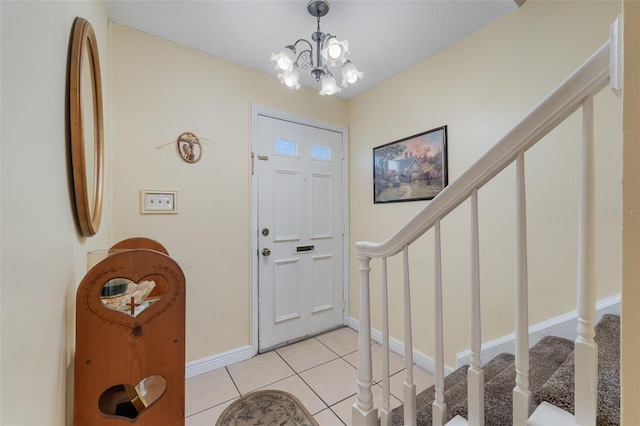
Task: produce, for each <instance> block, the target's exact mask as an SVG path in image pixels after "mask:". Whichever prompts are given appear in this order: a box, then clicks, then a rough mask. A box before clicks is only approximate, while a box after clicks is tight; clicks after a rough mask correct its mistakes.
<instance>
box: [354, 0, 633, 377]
mask: <svg viewBox="0 0 640 426" xmlns="http://www.w3.org/2000/svg"><path fill="white" fill-rule="evenodd" d="M620 10H621V4H620V3H619V2H545V1H536V0H533V1H532V0H529V1H527V2H526V3H525V4H524V6H523V7H522V8H521V9H519V10H517V11H515V12H513V13H511V14H509V15H507V16H505V17H503V18H501V19H500V20H498V21H497V22H495V23H493V24H491V25H489V26H487V27H485V28H483V29H481V30H480V31H477V32H476V33H474V34H472V35H471V36H469V37H467V38H465V39H463V40H461V41H460V42H458V43H457V44H455V45H453V46H452V47H450V48H448V49H446V50H445V51H443V52H440V53H439V54H437V55H435V56H433V57H431V58H429V59H427V60H425V61H423V62H421V63H419V64H418V65H416V66H414V67H412V68H410V69H409V70H407V71H405V72H403V73H401V74H399V75H397V76H395V77H394V78H391V79H389V80H388V81H386V82H384V83H383V84H381V85H379V86H378V87H376V88H374V89H372V90H369V91H367V92H366V93H364V94H363V95H361V96H359V97H357V98H355V99H353V100H352V101H351V102H350V104H349V109H350V115H349V132H350V133H349V134H350V153H349V154H350V176H351V179H350V194H351V210H350V214H351V221H350V224H351V240H352V241H351V246H352V247H353V245H354V244H355V242H356V241H359V240H370V241H383V240H384V239H386V238H387V237H388V236H390V235H391V233H392V232H394V231H395V230H396V229H397V227H398V226H399V225H400V224H401V223H402V222H403V221H405V220H407V219H408V218H410V217H411V216H413V215H414V214H415V213H416V212H417V211H418V209H420V208H421V207H423V206H424V205H425V204H426V203H427V202H411V203H394V204H385V205H374V204H373V202H372V189H371V177H372V154H371V149H372V147H375V146H378V145H382V144H384V143H387V142H391V141H394V140H397V139H400V138H403V137H406V136H410V135H412V134H416V133H419V132H422V131H425V130H429V129H432V128H435V127H438V126H442V125H448V134H449V145H448V148H449V156H448V158H449V180H450V181H453V180H454V179H456V178H457V177H458V176H459V175H460V174H461V173H462V172H463V171H464V170H465V169H466V168H467V167H469V166H470V165H471V164H472V163H473V162H474V161H476V160H477V159H478V158H479V157H480V156H481V155H482V154H483V153H484V152H486V151H487V150H488V149H489V148H490V147H491V146H492V145H493V144H495V143H496V142H497V141H498V139H499V138H500V137H502V136H503V135H504V134H505V133H506V132H507V131H508V130H510V129H511V128H512V127H513V126H514V125H515V124H516V123H517V122H518V120H520V119H521V118H523V117H524V115H525V114H526V113H527V112H528V111H529V110H530V109H531V108H532V107H533V106H535V105H536V103H537V102H539V101H540V100H541V99H542V97H543V96H545V95H546V94H547V93H548V92H550V91H551V90H552V89H553V88H554V87H555V86H557V85H558V84H559V83H560V82H561V81H562V80H563V79H564V78H565V77H566V76H568V75H569V74H570V73H571V72H572V71H573V70H574V69H575V68H577V66H578V65H580V64H581V63H582V62H583V61H584V60H585V59H587V57H588V56H589V55H591V54H592V53H593V52H595V50H597V49H598V48H599V47H600V46H601V45H602V44H603V43H604V42H605V41H606V40H607V39H608V36H609V26H610V24H611V23H612V22H613V21H614V19H615V17H616V16H617V15H618V14H619V13H620ZM595 105H596V114H597V120H596V140H597V141H598V143H597V149H596V155H597V169H598V172H599V174H598V179H597V184H596V185H597V188H596V189H597V191H596V194H595V195H596V217H597V219H596V220H597V226H598V231H597V232H598V234H597V241H598V245H599V246H598V256H599V257H598V264H597V274H598V276H597V277H598V285H599V287H598V298H599V299H600V298H603V297H606V296H609V295H614V294H618V293H619V292H620V282H621V254H620V251H621V237H620V234H621V218H620V217H617V216H616V214H615V213H616V212H619V211H620V208H621V191H620V184H621V173H620V165H621V125H620V116H621V100H620V98H617V97H615V96H614V95H613V94H612V93H610V91H608V90H605V91H603V92H602V93H600V94H599V95H598V96H597V97H596V101H595ZM580 117H581V114H580V113H579V112H578V113H577V114H574V116H572V117H571V118H570V119H569V120H568V121H567V122H565V123H564V124H562V125H561V126H560V127H559V128H558V129H556V130H555V131H554V132H552V133H551V134H550V135H549V136H548V137H547V138H546V140H544V141H543V142H541V144H539V145H537V146H535V147H534V148H532V149H531V150H530V151H529V152H527V154H526V174H527V213H528V230H529V233H528V252H529V265H528V266H529V274H528V276H529V283H530V290H529V294H530V301H531V309H530V315H529V317H530V322H531V324H535V323H538V322H541V321H544V320H546V319H549V318H551V317H554V316H558V315H561V314H564V313H566V312H569V311H572V310H575V308H576V296H575V292H576V290H575V282H576V270H577V250H576V247H577V215H578V199H577V188H578V180H579V173H578V167H577V164H578V161H577V158H578V157H579V152H580V150H579V146H580V126H581V124H580ZM514 175H515V173H514V166H513V165H512V166H510V167H509V168H508V169H506V170H505V171H504V172H503V173H501V174H500V175H498V177H497V178H496V179H495V181H493V182H490V183H489V184H488V185H486V186H485V187H483V188H482V189H481V190H480V192H479V209H480V245H481V259H480V261H481V285H482V300H483V308H482V309H483V312H482V314H483V318H482V321H483V333H484V334H483V340H484V341H488V340H492V339H495V338H497V337H500V336H503V335H507V334H509V333H512V332H513V331H514V328H513V323H514V309H513V306H514V292H513V286H514V284H513V282H514V277H515V272H514V263H515V258H514V251H515V247H514V244H515V237H514V229H515V218H514V206H515V199H514V192H515V180H514ZM469 223H470V219H469V202H468V201H467V202H466V203H464V204H463V205H462V206H460V207H459V208H458V209H457V210H455V211H454V212H453V214H452V215H451V216H450V217H447V218H446V219H444V221H443V223H442V235H443V239H444V240H443V279H444V285H445V289H444V299H445V304H446V308H445V309H446V310H445V331H446V332H447V333H446V334H445V336H446V353H445V359H446V362H447V364H449V365H455V354H456V352H459V351H462V350H465V349H467V348H468V328H469V326H468V324H469V318H468V315H467V314H466V312H467V309H468V306H469V293H468V287H469V281H470V272H469V253H470V247H469V237H468V233H469V226H470V225H469ZM424 240H425V241H421V242H418V243H416V245H415V247H413V246H412V248H411V249H410V258H411V259H412V260H413V261H414V263H413V266H412V270H411V279H412V298H413V300H414V304H413V306H412V310H413V317H414V330H413V334H414V343H416V342H417V348H418V350H420V351H422V352H423V353H425V354H427V355H430V356H433V350H432V347H433V343H432V342H433V331H432V329H433V318H432V317H433V315H432V312H433V309H432V307H433V302H432V301H433V260H432V259H433V257H432V253H433V237H432V235H431V233H428V234H427V236H426V238H425V239H424ZM351 264H352V265H356V264H357V259H356V257H355V252H352V255H351ZM372 264H374V267H373V271H372V280H373V281H372V305H373V310H374V315H373V326H374V327H375V328H377V329H378V330H380V329H381V323H380V314H379V312H380V308H379V306H380V297H379V291H380V290H379V289H380V278H379V277H380V269H381V268H380V263H379V262H372ZM389 268H390V271H396V272H397V273H398V275H397V278H394V279H393V282H391V283H390V288H391V289H390V291H391V292H393V293H394V294H392V296H391V305H392V309H393V310H395V312H396V315H394V316H393V317H392V319H391V325H390V326H391V332H392V335H393V336H394V337H396V338H398V339H400V340H403V331H402V330H403V328H402V320H401V318H402V314H401V312H402V311H403V309H402V297H401V295H400V288H401V283H402V278H401V275H399V274H400V273H401V261H400V260H399V259H397V260H394V261H392V262H390V266H389ZM350 278H351V293H350V315H351V316H352V317H353V318H356V319H357V318H358V312H359V306H358V302H359V299H358V280H359V278H358V271H357V269H356V268H355V267H352V268H351V277H350ZM550 295H553V297H550Z"/></svg>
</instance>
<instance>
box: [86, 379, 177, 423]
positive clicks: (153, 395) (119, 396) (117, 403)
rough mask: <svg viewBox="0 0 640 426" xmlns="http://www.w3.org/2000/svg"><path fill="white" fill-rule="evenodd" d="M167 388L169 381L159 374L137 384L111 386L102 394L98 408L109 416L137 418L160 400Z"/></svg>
mask: <svg viewBox="0 0 640 426" xmlns="http://www.w3.org/2000/svg"><path fill="white" fill-rule="evenodd" d="M165 390H167V381H166V379H165V378H164V377H162V376H158V375H153V376H149V377H147V378H146V379H142V380H141V381H140V383H138V384H137V385H135V386H132V385H129V384H122V385H115V386H111V387H110V388H109V389H107V390H106V391H104V392H102V395H100V399H99V400H98V408H99V409H100V411H101V412H102V413H103V414H105V415H107V416H116V417H124V418H126V419H132V420H135V419H137V418H138V416H139V415H140V414H142V413H143V412H144V411H145V410H146V409H147V408H149V407H150V406H151V405H153V404H154V403H155V402H156V401H157V400H159V399H160V398H161V397H162V395H164V392H165Z"/></svg>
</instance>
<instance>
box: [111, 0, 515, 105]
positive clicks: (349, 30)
mask: <svg viewBox="0 0 640 426" xmlns="http://www.w3.org/2000/svg"><path fill="white" fill-rule="evenodd" d="M517 8H518V5H517V4H516V3H515V1H514V0H368V1H363V0H332V1H331V10H330V11H329V13H328V14H327V15H326V16H325V17H323V18H322V19H321V22H320V26H321V30H322V31H323V32H325V33H331V34H333V35H335V36H337V37H338V39H347V40H348V41H349V50H350V52H351V56H350V59H351V60H352V62H353V63H354V64H355V65H356V66H357V67H358V69H359V70H361V71H364V73H365V74H364V79H363V80H362V81H359V82H358V83H357V84H355V85H354V86H350V87H348V88H346V89H343V90H342V92H340V93H339V94H338V95H339V96H341V97H343V98H346V99H349V98H352V97H354V96H356V95H358V94H359V93H361V92H363V91H365V90H367V89H369V88H371V87H373V86H375V85H377V84H379V83H380V82H382V81H384V80H386V79H387V78H389V77H391V76H393V75H395V74H397V73H399V72H401V71H402V70H405V69H407V68H409V67H411V66H412V65H414V64H416V63H418V62H420V61H422V60H423V59H425V58H427V57H429V56H430V55H433V54H434V53H437V52H438V51H440V50H442V49H444V48H446V47H447V46H449V45H451V44H453V43H455V42H456V41H458V40H460V39H462V38H463V37H465V36H466V35H468V34H471V33H472V32H474V31H476V30H478V29H479V28H481V27H483V26H485V25H487V24H489V23H491V22H492V21H494V20H496V19H498V18H500V17H501V16H503V15H505V14H507V13H509V12H511V11H513V10H515V9H517ZM107 13H108V16H109V19H110V20H111V21H113V22H115V23H117V24H120V25H123V26H126V27H130V28H133V29H136V30H139V31H142V32H145V33H148V34H151V35H153V36H156V37H158V38H161V39H163V40H168V41H171V42H174V43H177V44H179V45H182V46H186V47H189V48H192V49H195V50H198V51H201V52H204V53H207V54H209V55H212V56H215V57H218V58H222V59H225V60H227V61H230V62H233V63H236V64H240V65H244V66H247V67H249V68H253V69H256V70H259V71H264V72H266V73H269V74H272V75H273V76H274V77H273V78H274V79H275V78H276V74H277V72H276V70H275V69H274V68H273V65H272V64H271V60H270V56H271V53H278V52H279V51H280V50H281V49H282V48H283V47H284V46H286V45H288V44H293V43H294V42H295V41H296V40H298V39H300V38H305V39H307V40H310V38H311V33H313V32H314V31H315V30H316V18H315V17H313V16H311V15H310V14H309V13H308V12H307V0H281V1H270V0H252V1H249V0H224V1H223V0H208V1H205V0H200V1H193V0H143V1H134V0H109V1H107ZM300 74H301V79H300V82H301V84H303V85H306V86H309V87H314V88H317V89H318V90H319V89H320V87H319V84H318V83H316V82H315V80H313V79H312V78H311V76H309V75H308V74H307V73H306V72H305V71H302V70H301V73H300ZM335 74H336V81H337V82H338V84H340V83H341V82H342V77H341V76H340V75H339V71H338V72H337V73H335Z"/></svg>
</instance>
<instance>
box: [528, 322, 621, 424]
mask: <svg viewBox="0 0 640 426" xmlns="http://www.w3.org/2000/svg"><path fill="white" fill-rule="evenodd" d="M595 329H596V336H595V341H596V343H597V344H598V411H597V424H598V426H610V425H619V424H620V317H619V316H616V315H604V316H603V317H602V319H601V320H600V321H599V322H598V324H597V325H596V327H595ZM574 369H575V358H574V356H573V354H572V355H571V356H570V357H569V358H567V360H566V362H565V363H564V364H563V365H561V366H560V367H559V368H558V370H557V371H556V372H555V373H554V374H553V376H551V377H550V378H549V380H548V381H547V382H546V383H545V384H544V386H542V387H541V388H540V389H539V390H537V391H536V392H534V394H533V399H534V402H535V404H536V405H538V404H540V403H541V402H542V401H547V402H549V403H551V404H553V405H555V406H556V407H559V408H562V409H563V410H565V411H568V412H570V413H573V412H574V384H573V383H574V374H575V373H574Z"/></svg>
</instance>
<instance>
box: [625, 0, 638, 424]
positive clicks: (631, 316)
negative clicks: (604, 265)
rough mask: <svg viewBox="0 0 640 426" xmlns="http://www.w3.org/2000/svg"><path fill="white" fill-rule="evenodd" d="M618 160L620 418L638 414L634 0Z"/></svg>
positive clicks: (628, 8) (629, 4)
mask: <svg viewBox="0 0 640 426" xmlns="http://www.w3.org/2000/svg"><path fill="white" fill-rule="evenodd" d="M623 7H624V34H625V35H624V100H623V102H624V117H623V120H624V141H625V143H624V164H623V206H624V210H625V211H629V212H631V213H630V214H628V215H624V220H623V233H622V236H623V237H622V238H623V248H622V253H623V258H622V268H623V269H622V313H623V316H622V348H621V352H622V360H621V375H622V383H621V385H622V392H621V394H622V424H625V425H634V424H637V423H638V419H640V404H638V401H640V366H639V365H638V352H640V339H638V333H640V309H639V308H640V286H639V285H638V277H640V238H638V235H640V218H639V217H638V215H637V214H636V213H635V212H638V211H639V210H640V186H639V185H638V181H640V146H639V145H638V141H639V140H640V77H639V76H640V27H638V25H637V24H638V22H640V3H638V2H636V1H625V2H624V6H623Z"/></svg>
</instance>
